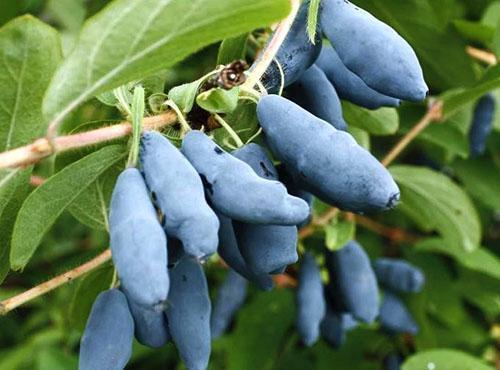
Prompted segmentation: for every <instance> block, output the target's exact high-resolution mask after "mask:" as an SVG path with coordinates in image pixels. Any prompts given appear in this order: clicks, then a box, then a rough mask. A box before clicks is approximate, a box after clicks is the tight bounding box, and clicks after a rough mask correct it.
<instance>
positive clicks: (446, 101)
mask: <svg viewBox="0 0 500 370" xmlns="http://www.w3.org/2000/svg"><path fill="white" fill-rule="evenodd" d="M499 87H500V66H495V67H492V68H490V69H489V70H488V72H487V73H486V75H485V76H484V77H483V78H482V79H481V81H479V82H478V83H476V84H475V85H474V86H473V87H470V88H467V89H456V90H452V91H447V92H446V93H445V94H443V95H442V96H441V100H442V101H443V116H444V118H448V117H450V116H452V115H453V114H455V113H456V112H458V111H460V110H461V109H463V108H464V107H467V104H468V103H472V102H474V101H475V100H477V99H479V98H480V97H481V96H483V95H484V94H486V93H488V92H490V91H493V90H495V89H497V88H499Z"/></svg>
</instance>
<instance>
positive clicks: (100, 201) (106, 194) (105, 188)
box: [68, 161, 124, 231]
mask: <svg viewBox="0 0 500 370" xmlns="http://www.w3.org/2000/svg"><path fill="white" fill-rule="evenodd" d="M122 162H123V163H122ZM123 166H124V161H119V162H117V163H115V164H114V165H113V166H111V167H110V168H109V169H107V170H106V171H105V172H103V174H102V175H100V176H99V177H98V178H97V179H96V180H95V181H94V182H93V183H92V184H91V185H90V186H88V187H87V188H86V189H85V190H83V191H82V192H81V194H80V195H78V197H77V198H76V199H75V200H74V201H73V202H72V203H71V205H70V206H69V207H68V211H69V212H70V213H71V214H72V215H73V217H75V218H76V219H77V220H78V221H79V222H81V223H82V224H84V225H87V226H88V227H90V228H92V229H96V230H104V231H106V230H108V214H109V202H110V201H111V194H112V193H113V188H114V186H115V182H116V178H117V177H118V175H119V174H120V172H121V171H122V170H123Z"/></svg>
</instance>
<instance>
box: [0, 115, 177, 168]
mask: <svg viewBox="0 0 500 370" xmlns="http://www.w3.org/2000/svg"><path fill="white" fill-rule="evenodd" d="M176 122H177V116H176V114H175V113H174V112H166V113H163V114H160V115H157V116H151V117H147V118H145V119H144V128H145V129H149V130H158V129H160V128H162V127H165V126H171V125H173V124H175V123H176ZM131 131H132V126H131V124H130V122H122V123H119V124H116V125H112V126H108V127H102V128H99V129H96V130H91V131H87V132H82V133H79V134H74V135H66V136H59V137H56V138H54V139H52V143H51V142H50V141H49V139H48V138H40V139H37V140H35V141H34V142H33V143H31V144H29V145H26V146H22V147H19V148H16V149H13V150H9V151H7V152H3V153H0V168H16V167H24V166H27V165H30V164H33V163H36V162H39V161H40V160H42V159H44V158H46V157H49V156H51V155H53V154H57V153H61V152H65V151H68V150H73V149H78V148H83V147H86V146H90V145H94V144H97V143H101V142H105V141H110V140H114V139H118V138H121V137H124V136H127V135H130V133H131Z"/></svg>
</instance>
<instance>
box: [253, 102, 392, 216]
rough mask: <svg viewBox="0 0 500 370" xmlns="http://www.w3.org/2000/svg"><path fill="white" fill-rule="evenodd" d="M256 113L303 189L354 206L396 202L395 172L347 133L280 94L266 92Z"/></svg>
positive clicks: (366, 207)
mask: <svg viewBox="0 0 500 370" xmlns="http://www.w3.org/2000/svg"><path fill="white" fill-rule="evenodd" d="M257 114H258V117H259V121H260V124H261V126H262V128H263V130H264V133H265V135H266V139H267V143H268V144H269V146H270V148H271V150H272V151H273V153H274V155H276V156H277V157H278V158H279V159H280V160H281V161H282V162H283V163H284V165H285V167H286V169H287V171H288V172H289V173H290V174H291V175H292V177H293V179H294V181H295V183H297V184H298V185H299V186H300V187H301V188H303V189H304V190H307V191H310V192H311V193H313V194H314V195H315V196H317V197H318V198H320V199H321V200H323V201H325V202H327V203H330V204H333V205H335V206H337V207H339V208H341V209H344V210H349V211H354V212H370V211H380V210H385V209H390V208H392V207H394V206H395V205H396V204H397V202H398V200H399V189H398V186H397V185H396V183H395V182H394V180H393V179H392V177H391V175H390V173H389V172H388V171H387V169H386V168H384V166H382V164H381V163H380V162H379V161H377V159H376V158H375V157H373V156H372V155H371V154H370V153H369V152H368V151H367V150H365V149H363V148H362V147H361V146H359V145H358V144H357V143H356V141H355V140H354V138H353V137H352V136H351V135H349V134H348V133H346V132H343V131H339V130H336V129H335V128H333V127H332V126H331V125H329V124H328V123H326V122H325V121H322V120H320V119H319V118H316V117H315V116H313V115H312V114H310V113H309V112H307V111H306V110H304V109H302V108H301V107H299V106H298V105H296V104H294V103H292V102H291V101H289V100H287V99H285V98H282V97H280V96H277V95H267V96H264V97H262V98H261V99H260V101H259V104H258V106H257Z"/></svg>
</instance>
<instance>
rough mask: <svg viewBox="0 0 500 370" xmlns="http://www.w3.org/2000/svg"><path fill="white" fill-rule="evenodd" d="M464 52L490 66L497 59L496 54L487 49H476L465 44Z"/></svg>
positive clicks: (493, 64)
mask: <svg viewBox="0 0 500 370" xmlns="http://www.w3.org/2000/svg"><path fill="white" fill-rule="evenodd" d="M465 52H466V53H467V54H468V55H469V56H471V57H472V58H474V59H477V60H479V61H481V62H483V63H486V64H488V65H490V66H495V65H497V64H498V59H497V57H496V55H495V54H493V53H491V52H489V51H486V50H482V49H478V48H475V47H473V46H467V47H466V48H465Z"/></svg>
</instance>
